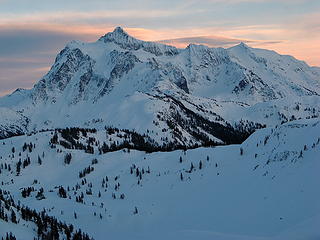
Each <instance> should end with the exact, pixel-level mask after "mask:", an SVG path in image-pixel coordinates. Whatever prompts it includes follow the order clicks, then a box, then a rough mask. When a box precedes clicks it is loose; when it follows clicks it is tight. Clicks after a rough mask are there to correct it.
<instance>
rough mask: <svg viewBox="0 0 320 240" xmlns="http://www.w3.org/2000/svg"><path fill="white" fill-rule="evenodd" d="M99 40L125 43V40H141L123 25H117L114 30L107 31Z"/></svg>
mask: <svg viewBox="0 0 320 240" xmlns="http://www.w3.org/2000/svg"><path fill="white" fill-rule="evenodd" d="M99 40H102V41H104V42H115V43H118V44H119V43H124V42H135V41H139V40H138V39H135V38H134V37H131V36H130V35H129V34H128V33H127V32H126V31H124V30H123V28H122V27H116V28H115V29H114V30H113V31H112V32H109V33H107V34H106V35H104V36H102V37H101V38H100V39H99Z"/></svg>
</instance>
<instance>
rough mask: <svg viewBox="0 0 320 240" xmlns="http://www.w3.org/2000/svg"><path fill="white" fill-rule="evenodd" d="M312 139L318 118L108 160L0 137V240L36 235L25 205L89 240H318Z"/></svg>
mask: <svg viewBox="0 0 320 240" xmlns="http://www.w3.org/2000/svg"><path fill="white" fill-rule="evenodd" d="M319 133H320V121H319V120H315V119H312V120H297V121H293V122H290V123H286V124H283V125H281V126H278V127H276V128H265V129H262V130H259V131H257V132H255V133H254V134H252V135H251V136H250V137H249V138H248V139H247V140H246V141H245V142H244V143H243V144H241V145H229V146H218V147H213V148H197V149H193V150H186V151H184V150H176V151H172V152H154V153H145V152H142V151H136V150H130V151H128V150H126V149H124V150H119V151H116V152H109V153H107V154H99V153H98V152H97V151H95V153H94V154H91V153H86V152H85V150H80V149H76V150H75V149H66V148H64V147H63V146H61V145H60V144H58V143H57V144H55V143H52V142H55V140H52V139H54V138H56V137H57V138H58V140H59V139H62V136H61V134H60V133H59V132H57V131H56V133H55V132H54V131H48V132H42V133H36V134H33V135H31V136H18V137H13V138H9V139H4V140H1V141H0V158H1V174H0V176H1V181H2V183H1V184H2V185H1V190H2V193H1V200H0V203H1V211H2V213H4V214H6V215H7V216H8V217H7V218H8V220H7V222H6V221H4V220H0V236H1V235H2V236H4V235H5V233H6V232H12V234H14V235H15V236H16V237H17V239H33V237H36V236H38V235H37V232H38V226H37V224H36V223H37V221H38V222H41V221H40V220H37V218H31V219H28V218H27V217H26V216H25V215H26V213H24V216H23V213H22V211H21V209H22V208H24V207H28V208H30V209H35V210H36V211H37V212H39V213H40V212H41V211H44V212H43V213H42V214H45V215H46V216H47V215H48V216H52V217H54V218H56V219H58V221H61V222H62V223H66V224H67V225H69V224H72V225H73V229H74V230H73V233H72V234H74V233H75V232H76V231H79V229H81V231H82V232H86V233H87V234H88V235H89V236H90V237H92V238H94V239H226V240H229V239H236V240H238V239H246V240H247V239H257V240H261V239H279V240H280V239H281V240H283V239H288V240H289V239H290V240H293V239H299V240H300V239H319V238H320V230H319V223H320V189H319V187H318V183H319V180H320V177H319V176H320V175H319V169H320V161H319V156H320V148H319V146H320V135H319ZM106 134H107V131H98V132H95V133H93V132H88V133H87V134H84V135H86V137H85V136H84V135H83V134H82V133H80V132H79V141H84V140H85V139H87V140H88V139H89V138H91V140H92V141H94V142H96V141H100V142H102V141H107V138H109V137H108V135H107V136H106ZM93 138H94V139H95V140H93ZM19 161H20V162H21V166H20V167H18V165H20V164H18V165H17V162H19ZM11 198H12V199H13V200H14V203H13V201H10V199H11ZM5 199H6V200H5ZM5 201H6V202H7V203H6V204H5ZM14 204H15V205H14ZM12 212H14V215H15V217H14V221H15V222H16V223H12V219H11V218H12ZM40 215H41V214H40ZM40 219H41V218H40ZM49 223H50V221H49ZM42 225H43V224H42ZM42 225H41V226H42ZM50 226H51V225H50V224H48V226H47V228H46V230H43V231H44V232H47V233H48V232H50V231H51V230H52V228H53V229H55V227H52V226H51V227H50ZM53 226H55V225H53ZM57 229H59V228H57ZM72 234H71V236H72ZM58 235H59V237H60V238H59V239H67V236H66V234H65V233H64V230H63V229H62V230H61V229H59V230H58ZM41 236H42V237H43V235H41V234H40V237H41ZM44 239H46V238H44ZM49 239H52V238H49ZM74 239H86V238H74Z"/></svg>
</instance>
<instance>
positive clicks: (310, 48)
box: [0, 22, 320, 66]
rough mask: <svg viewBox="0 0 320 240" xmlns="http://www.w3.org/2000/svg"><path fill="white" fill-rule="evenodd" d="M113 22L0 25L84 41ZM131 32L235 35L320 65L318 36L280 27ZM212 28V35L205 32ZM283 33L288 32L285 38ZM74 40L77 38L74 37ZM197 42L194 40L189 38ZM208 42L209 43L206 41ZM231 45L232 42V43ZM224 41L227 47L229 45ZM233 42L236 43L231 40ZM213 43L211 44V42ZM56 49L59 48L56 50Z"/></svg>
mask: <svg viewBox="0 0 320 240" xmlns="http://www.w3.org/2000/svg"><path fill="white" fill-rule="evenodd" d="M115 27H116V26H111V25H93V26H92V25H85V24H82V25H69V26H66V25H62V24H52V23H37V22H34V23H32V22H29V23H26V24H0V29H9V30H25V29H36V30H37V31H47V32H56V33H62V34H70V35H76V36H82V39H83V40H84V41H89V42H91V41H96V40H97V39H98V38H99V37H100V36H102V35H104V34H106V33H107V32H111V31H113V29H114V28H115ZM124 30H125V31H127V32H128V33H129V34H130V35H132V36H134V37H136V38H138V39H141V40H145V41H161V40H171V41H169V43H167V44H170V45H173V46H176V47H178V48H184V47H186V46H187V45H188V44H189V43H190V42H181V41H180V42H177V41H175V39H179V38H186V37H192V38H197V37H206V38H213V39H219V38H221V39H238V40H239V41H244V42H247V44H248V45H249V46H252V47H259V48H265V49H269V50H274V51H276V52H278V53H280V54H286V55H292V56H294V57H296V58H297V59H299V60H304V61H306V62H307V63H308V64H309V65H311V66H320V59H319V58H318V56H320V50H319V47H318V45H319V43H320V38H319V36H315V37H314V38H303V39H300V41H293V40H290V39H289V38H291V37H290V36H291V35H293V34H296V33H295V32H292V31H289V30H285V29H281V28H272V26H271V27H270V28H268V26H267V27H264V28H260V27H259V26H248V27H246V28H238V29H230V30H224V29H222V28H220V29H217V28H206V29H175V30H172V29H159V30H152V29H145V28H124ZM210 32H213V33H215V35H209V36H208V35H207V34H208V33H210ZM258 34H259V35H268V36H272V38H273V39H275V41H274V42H272V41H270V39H269V40H266V41H264V40H257V39H255V38H253V37H252V38H249V37H248V36H254V35H258ZM284 36H289V37H288V39H285V38H284ZM75 40H77V39H75ZM192 43H196V44H197V42H192ZM208 45H209V46H210V44H208ZM231 45H232V44H231ZM231 45H230V44H229V45H226V47H229V46H231ZM233 45H235V44H233ZM210 47H214V46H210ZM57 51H59V50H57Z"/></svg>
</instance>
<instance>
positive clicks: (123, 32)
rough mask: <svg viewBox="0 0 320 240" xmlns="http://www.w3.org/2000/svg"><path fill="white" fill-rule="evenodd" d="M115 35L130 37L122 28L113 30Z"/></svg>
mask: <svg viewBox="0 0 320 240" xmlns="http://www.w3.org/2000/svg"><path fill="white" fill-rule="evenodd" d="M113 33H121V34H126V35H128V34H127V33H126V32H125V31H124V30H123V28H122V27H119V26H118V27H116V28H115V29H114V30H113Z"/></svg>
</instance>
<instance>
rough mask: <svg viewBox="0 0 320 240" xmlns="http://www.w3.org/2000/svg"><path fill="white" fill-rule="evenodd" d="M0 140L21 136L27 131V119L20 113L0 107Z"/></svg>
mask: <svg viewBox="0 0 320 240" xmlns="http://www.w3.org/2000/svg"><path fill="white" fill-rule="evenodd" d="M0 119H1V125H0V139H2V138H7V137H11V136H16V135H21V134H24V133H25V132H26V131H27V127H28V123H29V119H28V118H26V117H25V116H23V115H22V114H21V113H19V112H16V111H13V110H11V109H8V108H2V107H0Z"/></svg>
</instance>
